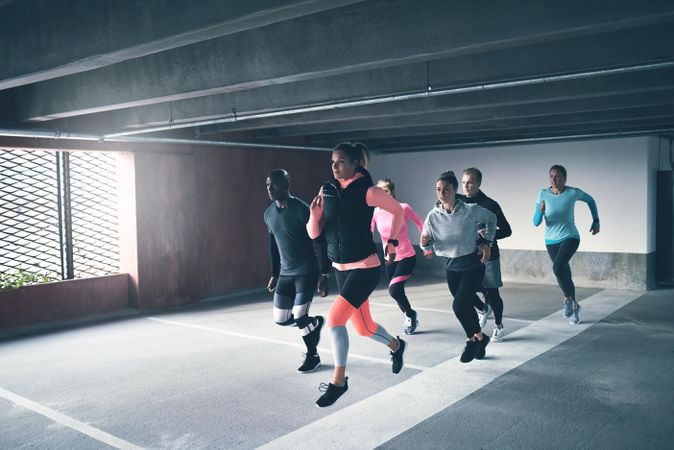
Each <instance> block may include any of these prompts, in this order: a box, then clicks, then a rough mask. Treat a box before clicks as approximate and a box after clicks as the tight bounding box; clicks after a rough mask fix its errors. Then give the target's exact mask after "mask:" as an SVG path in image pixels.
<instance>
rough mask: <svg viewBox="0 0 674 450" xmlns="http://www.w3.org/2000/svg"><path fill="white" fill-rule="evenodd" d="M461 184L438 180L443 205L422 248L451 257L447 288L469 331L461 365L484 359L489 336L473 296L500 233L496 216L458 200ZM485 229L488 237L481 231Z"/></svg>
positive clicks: (447, 175) (427, 224)
mask: <svg viewBox="0 0 674 450" xmlns="http://www.w3.org/2000/svg"><path fill="white" fill-rule="evenodd" d="M457 187H458V181H457V179H456V176H455V175H454V172H444V173H442V174H441V175H440V177H438V180H437V183H436V194H437V196H438V200H439V201H440V204H439V205H438V206H436V207H435V208H433V209H432V210H431V211H430V212H429V213H428V215H427V216H426V220H425V221H424V227H423V230H422V232H421V242H420V246H421V248H422V249H423V250H433V251H434V252H435V253H437V254H438V255H440V256H445V257H447V263H446V266H445V270H446V272H447V286H448V287H449V290H450V292H451V293H452V295H453V296H454V301H453V302H452V309H453V310H454V313H455V314H456V317H457V319H459V322H461V326H462V327H463V329H464V331H465V332H466V337H467V342H466V347H465V348H464V351H463V353H462V355H461V362H470V361H472V360H473V358H478V359H482V358H484V356H485V348H486V346H487V344H488V343H489V336H486V335H484V334H483V333H482V330H481V328H480V324H479V321H478V317H477V313H476V312H475V308H473V296H474V295H475V292H476V291H477V290H478V289H479V287H480V283H481V282H482V277H483V276H484V264H485V263H486V262H487V261H489V257H490V255H491V248H490V245H491V242H492V241H493V240H494V236H495V234H496V215H495V214H494V213H492V212H491V211H489V210H487V209H485V208H482V207H481V206H479V205H477V204H467V203H464V202H462V201H461V200H458V199H457V198H456V190H457ZM481 224H484V226H485V234H484V238H479V239H478V237H479V235H478V228H479V227H481Z"/></svg>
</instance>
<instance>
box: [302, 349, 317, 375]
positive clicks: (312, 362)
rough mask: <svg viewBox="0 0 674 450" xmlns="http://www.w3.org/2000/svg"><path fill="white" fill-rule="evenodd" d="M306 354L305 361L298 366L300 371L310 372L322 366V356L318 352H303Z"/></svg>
mask: <svg viewBox="0 0 674 450" xmlns="http://www.w3.org/2000/svg"><path fill="white" fill-rule="evenodd" d="M302 354H303V355H304V362H303V363H302V365H301V366H299V367H298V368H297V371H298V372H301V373H309V372H313V371H314V370H316V369H318V368H319V367H321V357H320V356H318V353H315V354H313V355H312V354H311V353H302Z"/></svg>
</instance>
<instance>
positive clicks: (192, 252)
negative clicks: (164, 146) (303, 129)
mask: <svg viewBox="0 0 674 450" xmlns="http://www.w3.org/2000/svg"><path fill="white" fill-rule="evenodd" d="M277 168H284V169H286V170H288V172H289V173H290V176H291V192H292V193H294V194H295V195H297V196H299V197H300V198H303V199H304V200H305V201H307V202H310V201H311V199H312V198H313V196H314V195H315V194H316V193H317V192H318V189H319V187H320V185H321V183H322V182H323V181H325V180H326V179H327V178H328V177H329V175H330V154H329V153H323V152H306V151H290V150H288V151H279V150H233V149H210V148H203V147H199V148H194V149H193V151H192V152H191V153H187V152H186V153H182V154H176V153H138V154H136V155H135V170H136V221H137V236H138V242H137V245H138V253H137V254H138V278H137V281H138V303H137V305H138V307H139V308H140V309H155V308H165V307H169V306H177V305H182V304H186V303H192V302H196V301H198V300H199V299H201V298H205V297H210V296H215V295H220V294H224V293H228V292H233V291H237V290H242V289H250V288H255V287H263V286H264V285H265V284H266V281H267V278H268V276H269V260H268V251H267V246H268V236H267V230H266V227H265V225H264V222H263V219H262V215H263V212H264V209H265V208H266V207H267V206H268V205H269V204H270V201H269V198H268V196H267V190H266V185H265V183H266V177H267V175H268V174H269V172H270V171H271V170H273V169H277Z"/></svg>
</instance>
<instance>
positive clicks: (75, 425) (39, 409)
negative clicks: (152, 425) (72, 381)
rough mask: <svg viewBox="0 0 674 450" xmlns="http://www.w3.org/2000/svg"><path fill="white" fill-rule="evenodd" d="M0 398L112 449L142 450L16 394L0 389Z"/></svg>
mask: <svg viewBox="0 0 674 450" xmlns="http://www.w3.org/2000/svg"><path fill="white" fill-rule="evenodd" d="M0 397H2V398H5V399H7V400H9V401H10V402H12V403H15V404H17V405H19V406H22V407H24V408H26V409H29V410H31V411H33V412H36V413H38V414H41V415H43V416H45V417H47V418H49V419H51V420H53V421H54V422H56V423H59V424H61V425H64V426H66V427H68V428H71V429H73V430H75V431H79V432H80V433H82V434H86V435H87V436H89V437H90V438H93V439H96V440H97V441H99V442H102V443H104V444H107V445H110V446H112V447H115V448H119V449H124V450H127V449H128V450H136V449H142V448H143V447H138V446H137V445H134V444H132V443H130V442H127V441H125V440H124V439H120V438H118V437H116V436H113V435H111V434H110V433H106V432H105V431H102V430H99V429H98V428H94V427H92V426H91V425H87V424H86V423H84V422H80V421H79V420H76V419H73V418H72V417H70V416H66V415H65V414H63V413H60V412H58V411H55V410H53V409H51V408H48V407H46V406H44V405H41V404H39V403H37V402H34V401H33V400H30V399H27V398H26V397H22V396H20V395H18V394H15V393H14V392H10V391H8V390H6V389H3V388H0Z"/></svg>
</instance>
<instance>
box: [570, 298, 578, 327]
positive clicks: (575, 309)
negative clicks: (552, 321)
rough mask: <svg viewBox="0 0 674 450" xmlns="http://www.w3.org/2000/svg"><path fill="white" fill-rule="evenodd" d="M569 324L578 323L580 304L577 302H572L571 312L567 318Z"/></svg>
mask: <svg viewBox="0 0 674 450" xmlns="http://www.w3.org/2000/svg"><path fill="white" fill-rule="evenodd" d="M569 323H570V324H571V325H578V324H579V323H580V305H579V304H578V302H573V314H572V315H571V319H570V320H569Z"/></svg>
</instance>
